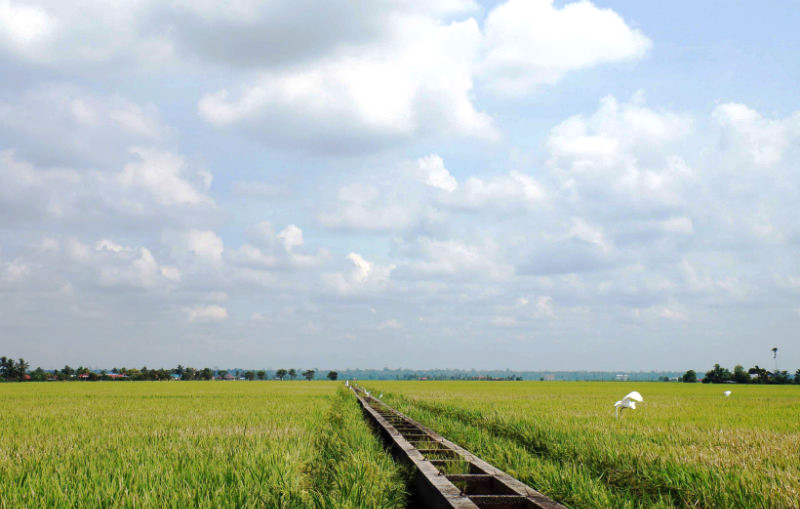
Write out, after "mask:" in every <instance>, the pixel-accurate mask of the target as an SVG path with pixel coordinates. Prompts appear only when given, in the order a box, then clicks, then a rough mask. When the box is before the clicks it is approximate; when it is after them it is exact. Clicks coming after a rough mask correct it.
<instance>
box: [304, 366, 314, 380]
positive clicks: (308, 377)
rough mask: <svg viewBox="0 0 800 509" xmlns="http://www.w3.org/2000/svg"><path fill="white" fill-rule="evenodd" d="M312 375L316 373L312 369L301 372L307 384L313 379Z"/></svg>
mask: <svg viewBox="0 0 800 509" xmlns="http://www.w3.org/2000/svg"><path fill="white" fill-rule="evenodd" d="M314 374H316V371H314V370H313V369H307V370H305V371H303V376H304V377H305V378H306V380H308V381H309V382H310V381H311V380H312V379H313V378H314Z"/></svg>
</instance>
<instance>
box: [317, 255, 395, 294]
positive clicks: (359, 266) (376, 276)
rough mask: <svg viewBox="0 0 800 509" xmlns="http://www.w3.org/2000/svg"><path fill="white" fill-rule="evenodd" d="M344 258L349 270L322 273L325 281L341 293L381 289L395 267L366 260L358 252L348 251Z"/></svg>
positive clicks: (357, 292)
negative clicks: (348, 264) (348, 263)
mask: <svg viewBox="0 0 800 509" xmlns="http://www.w3.org/2000/svg"><path fill="white" fill-rule="evenodd" d="M345 258H346V259H347V260H348V262H350V265H351V267H350V270H348V271H341V272H330V273H326V274H324V275H323V280H324V281H325V283H326V284H327V285H328V286H329V287H331V288H332V289H334V290H335V291H336V292H338V293H340V294H342V295H353V294H359V293H365V292H374V291H377V290H380V289H383V288H384V287H386V285H387V284H388V282H389V277H390V275H391V273H392V271H393V270H394V268H395V267H394V265H388V266H383V265H378V264H375V263H373V262H370V261H367V260H365V259H364V257H362V256H361V255H360V254H358V253H349V254H348V255H347V256H346V257H345Z"/></svg>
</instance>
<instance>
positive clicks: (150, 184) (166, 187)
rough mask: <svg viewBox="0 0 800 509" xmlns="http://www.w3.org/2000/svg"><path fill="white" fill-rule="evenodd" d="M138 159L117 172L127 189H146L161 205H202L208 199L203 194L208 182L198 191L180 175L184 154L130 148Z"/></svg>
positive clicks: (182, 169)
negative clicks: (120, 171)
mask: <svg viewBox="0 0 800 509" xmlns="http://www.w3.org/2000/svg"><path fill="white" fill-rule="evenodd" d="M131 153H132V154H134V155H135V156H137V157H138V158H139V159H138V160H137V161H134V162H131V163H128V164H127V165H125V169H124V170H123V171H122V173H121V174H120V175H119V181H120V184H121V185H122V186H123V187H125V188H129V189H137V188H138V189H143V190H146V191H147V192H149V193H150V194H151V195H152V196H153V197H154V198H155V200H156V201H157V202H158V203H159V204H160V205H166V206H174V205H203V204H210V203H212V202H211V199H210V198H209V197H208V196H207V195H206V194H205V191H207V190H208V186H209V185H210V181H208V180H205V181H204V182H203V189H202V190H198V189H197V188H196V187H195V186H193V185H192V184H190V183H189V182H188V181H186V180H185V179H184V178H183V177H182V175H181V174H182V173H183V172H184V170H185V167H186V163H185V162H184V160H183V157H181V156H178V155H175V154H172V153H169V152H161V151H157V150H152V149H139V148H134V149H131Z"/></svg>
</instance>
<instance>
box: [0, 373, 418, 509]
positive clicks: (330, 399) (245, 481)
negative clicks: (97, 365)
mask: <svg viewBox="0 0 800 509" xmlns="http://www.w3.org/2000/svg"><path fill="white" fill-rule="evenodd" d="M0 401H2V408H3V411H2V412H0V507H2V508H9V509H10V508H14V509H19V508H41V507H47V508H62V507H82V508H83V507H98V508H99V507H131V508H132V507H140V508H145V507H175V508H177V507H201V508H218V507H237V508H255V507H269V508H273V507H274V508H285V509H294V508H297V509H300V508H307V507H317V508H334V507H341V508H348V509H349V508H362V507H363V508H374V509H378V508H381V509H383V508H399V507H403V506H404V502H405V492H404V488H405V481H404V479H403V478H402V477H401V471H400V470H399V468H398V467H397V466H396V465H395V464H394V463H393V462H392V461H391V459H390V458H389V457H388V456H387V455H386V454H385V453H384V452H383V449H382V447H381V445H380V443H379V442H378V441H377V439H376V438H375V437H373V436H372V434H371V433H370V431H369V429H368V428H367V427H365V426H364V423H363V420H362V416H361V412H360V410H359V407H358V405H357V403H356V402H355V400H354V399H353V398H352V397H351V396H350V394H348V393H347V392H345V391H344V389H343V388H341V384H335V383H333V382H315V383H309V382H281V383H267V382H261V383H259V382H254V383H244V382H242V383H236V382H217V383H215V382H135V383H130V382H106V383H52V384H42V383H39V384H13V383H7V384H0Z"/></svg>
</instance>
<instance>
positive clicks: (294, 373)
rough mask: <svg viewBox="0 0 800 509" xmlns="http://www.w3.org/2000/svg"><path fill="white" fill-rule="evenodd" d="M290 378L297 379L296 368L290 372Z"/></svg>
mask: <svg viewBox="0 0 800 509" xmlns="http://www.w3.org/2000/svg"><path fill="white" fill-rule="evenodd" d="M289 378H291V379H292V380H294V379H295V378H297V370H295V369H294V368H292V369H290V370H289Z"/></svg>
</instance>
